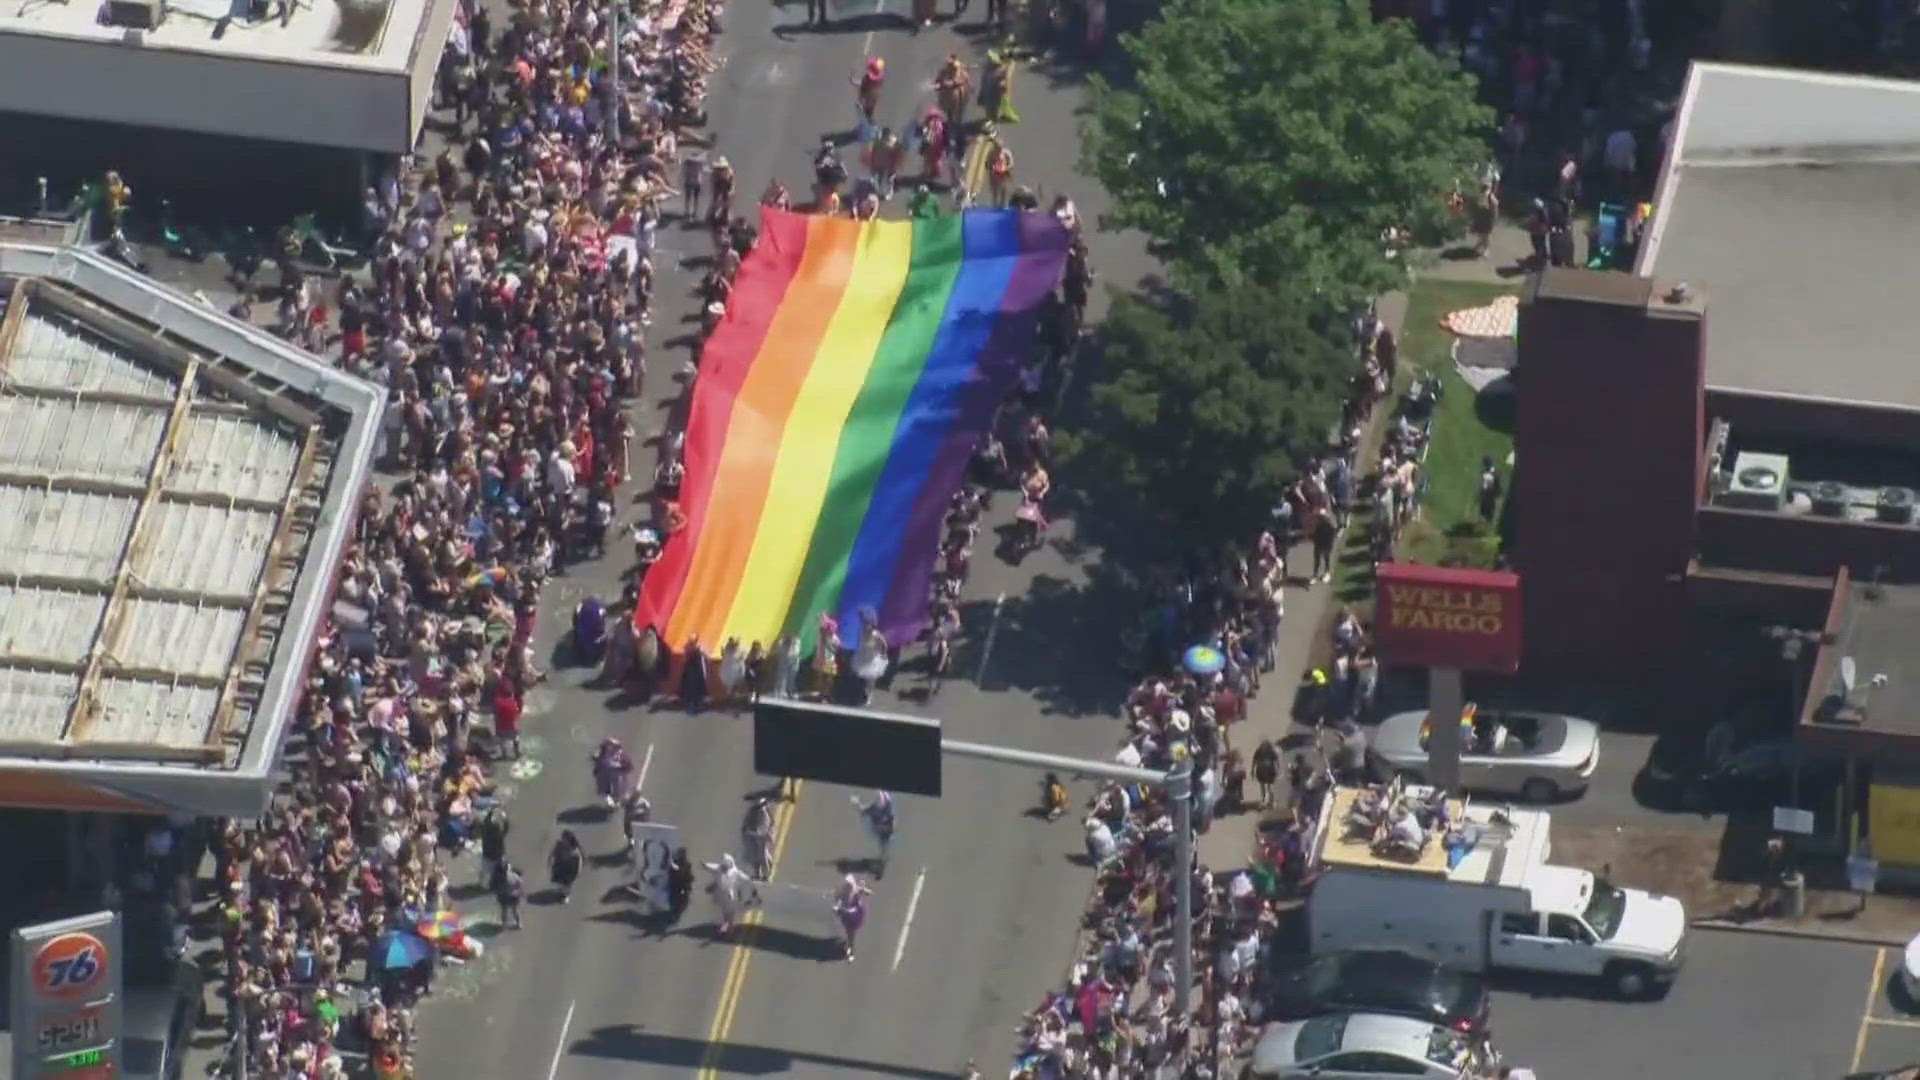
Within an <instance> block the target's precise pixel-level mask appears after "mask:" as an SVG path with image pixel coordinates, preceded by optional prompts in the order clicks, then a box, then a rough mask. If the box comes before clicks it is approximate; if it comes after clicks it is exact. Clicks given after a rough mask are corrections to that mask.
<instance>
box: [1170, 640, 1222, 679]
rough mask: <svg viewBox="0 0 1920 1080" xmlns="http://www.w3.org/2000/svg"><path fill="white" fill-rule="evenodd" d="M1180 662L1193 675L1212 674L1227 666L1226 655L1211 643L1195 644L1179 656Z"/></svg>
mask: <svg viewBox="0 0 1920 1080" xmlns="http://www.w3.org/2000/svg"><path fill="white" fill-rule="evenodd" d="M1180 663H1181V665H1182V666H1184V667H1185V668H1186V669H1187V670H1188V671H1191V672H1193V673H1194V674H1195V675H1212V674H1214V673H1215V672H1217V671H1219V670H1220V669H1221V668H1223V667H1226V666H1227V657H1226V654H1224V653H1222V652H1221V651H1220V650H1219V649H1216V648H1214V647H1213V646H1211V645H1195V646H1193V647H1192V648H1190V649H1188V650H1187V651H1186V653H1185V655H1183V656H1181V657H1180Z"/></svg>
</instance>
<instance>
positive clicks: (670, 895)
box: [667, 847, 693, 923]
mask: <svg viewBox="0 0 1920 1080" xmlns="http://www.w3.org/2000/svg"><path fill="white" fill-rule="evenodd" d="M692 900H693V859H692V858H691V857H689V856H688V855H687V849H686V848H684V847H680V848H675V849H674V850H673V861H672V862H670V863H668V864H667V917H668V918H669V919H670V920H671V921H673V922H676V923H677V922H679V921H680V919H681V917H682V916H684V915H685V914H686V913H687V904H688V903H690V902H691V901H692Z"/></svg>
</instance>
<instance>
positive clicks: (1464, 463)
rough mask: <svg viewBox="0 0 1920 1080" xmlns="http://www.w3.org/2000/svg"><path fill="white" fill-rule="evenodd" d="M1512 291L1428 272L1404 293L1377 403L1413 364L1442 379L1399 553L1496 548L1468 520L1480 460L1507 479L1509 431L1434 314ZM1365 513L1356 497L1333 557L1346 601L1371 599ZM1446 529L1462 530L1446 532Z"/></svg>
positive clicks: (1437, 556)
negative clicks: (1395, 356) (1480, 397)
mask: <svg viewBox="0 0 1920 1080" xmlns="http://www.w3.org/2000/svg"><path fill="white" fill-rule="evenodd" d="M1517 291H1518V289H1517V287H1513V286H1505V285H1495V284H1489V283H1483V282H1472V281H1439V280H1434V279H1431V278H1429V279H1426V280H1422V281H1417V282H1415V284H1414V286H1413V291H1412V292H1411V293H1410V294H1409V295H1408V297H1407V316H1406V321H1405V322H1404V323H1403V324H1402V326H1401V332H1400V373H1399V376H1398V377H1397V378H1396V379H1395V380H1394V387H1393V394H1392V396H1391V398H1390V400H1389V401H1388V402H1383V403H1382V408H1389V409H1390V408H1393V407H1395V406H1397V403H1398V402H1399V399H1400V395H1401V394H1402V393H1404V392H1405V391H1406V388H1407V385H1408V384H1409V383H1410V382H1412V380H1413V375H1414V373H1415V372H1417V371H1422V370H1428V371H1437V372H1440V373H1441V374H1442V377H1443V378H1444V379H1445V380H1446V393H1445V395H1444V397H1443V398H1442V399H1441V402H1440V410H1439V415H1438V417H1437V418H1436V419H1435V421H1434V431H1433V442H1432V444H1431V445H1430V446H1429V447H1428V449H1427V461H1426V478H1427V493H1426V498H1425V501H1424V502H1423V504H1422V508H1421V514H1420V520H1419V521H1416V522H1413V523H1411V524H1409V525H1407V526H1406V528H1405V529H1404V530H1403V531H1402V532H1401V534H1400V546H1399V554H1400V556H1401V557H1402V558H1405V559H1412V560H1417V561H1420V562H1434V563H1438V562H1446V563H1452V564H1455V565H1464V566H1491V565H1492V564H1493V559H1494V556H1495V555H1496V554H1497V553H1498V544H1497V542H1496V541H1495V539H1494V537H1493V530H1492V529H1491V528H1480V527H1476V526H1477V525H1478V523H1479V521H1480V510H1479V507H1478V506H1477V505H1476V503H1477V502H1478V501H1479V499H1478V493H1479V485H1480V459H1481V458H1482V457H1491V458H1493V460H1494V461H1495V462H1497V463H1499V464H1500V466H1501V477H1502V480H1503V482H1506V483H1508V484H1509V486H1511V478H1510V476H1509V475H1508V470H1507V469H1506V460H1507V454H1508V453H1509V452H1511V450H1512V449H1513V434H1512V432H1511V431H1509V430H1506V429H1503V428H1495V427H1491V426H1489V425H1488V424H1487V423H1486V421H1485V420H1484V419H1483V418H1482V416H1481V414H1480V413H1479V412H1478V410H1476V408H1475V404H1476V402H1475V394H1474V392H1473V387H1471V386H1469V385H1467V383H1466V382H1465V381H1464V380H1462V379H1461V378H1460V376H1459V374H1458V373H1457V372H1455V371H1454V368H1453V353H1452V346H1453V335H1451V334H1449V333H1447V332H1446V331H1445V330H1443V329H1441V328H1440V319H1441V317H1442V316H1444V315H1446V314H1448V313H1449V312H1453V311H1458V310H1460V309H1461V308H1470V307H1480V306H1481V305H1484V304H1486V303H1489V302H1490V301H1492V300H1493V298H1494V297H1496V296H1502V295H1506V294H1510V293H1513V292H1517ZM1391 415H1392V414H1391V413H1388V414H1387V416H1383V417H1380V419H1381V420H1382V421H1384V420H1385V419H1387V417H1389V416H1391ZM1374 453H1375V452H1374V451H1372V450H1370V451H1369V453H1368V455H1367V461H1366V464H1365V467H1366V469H1368V470H1370V469H1371V468H1372V467H1373V459H1374ZM1371 517H1372V507H1371V504H1370V503H1365V502H1363V503H1362V504H1361V505H1360V506H1359V507H1356V508H1355V509H1354V511H1353V513H1352V515H1351V516H1350V518H1349V520H1348V525H1347V531H1346V534H1345V535H1344V536H1343V537H1342V540H1341V546H1340V551H1339V552H1338V554H1337V555H1336V557H1335V563H1334V578H1333V594H1334V596H1335V597H1336V598H1337V599H1338V601H1339V602H1340V603H1343V604H1346V605H1349V606H1357V607H1364V606H1366V605H1369V604H1371V602H1372V600H1373V560H1372V558H1371V555H1370V553H1369V552H1368V550H1367V536H1368V532H1369V528H1370V519H1371ZM1463 525H1464V526H1465V528H1464V529H1462V528H1461V527H1462V526H1463ZM1449 530H1455V531H1461V532H1463V533H1465V534H1464V535H1460V536H1451V535H1449ZM1467 530H1471V531H1470V532H1468V531H1467Z"/></svg>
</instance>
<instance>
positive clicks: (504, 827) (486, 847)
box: [480, 806, 513, 888]
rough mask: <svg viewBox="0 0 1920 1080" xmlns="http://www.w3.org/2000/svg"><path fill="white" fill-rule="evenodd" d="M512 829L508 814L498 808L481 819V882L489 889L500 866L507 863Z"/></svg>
mask: <svg viewBox="0 0 1920 1080" xmlns="http://www.w3.org/2000/svg"><path fill="white" fill-rule="evenodd" d="M511 828H513V824H512V823H511V822H509V821H508V820H507V812H506V811H505V810H502V809H500V808H499V807H497V806H496V807H494V808H493V809H491V810H489V811H487V816H486V817H483V818H481V819H480V882H481V884H483V885H485V886H486V887H488V888H492V887H493V882H494V877H495V875H496V874H498V873H499V872H500V864H501V863H503V862H505V861H506V858H507V832H508V830H510V829H511Z"/></svg>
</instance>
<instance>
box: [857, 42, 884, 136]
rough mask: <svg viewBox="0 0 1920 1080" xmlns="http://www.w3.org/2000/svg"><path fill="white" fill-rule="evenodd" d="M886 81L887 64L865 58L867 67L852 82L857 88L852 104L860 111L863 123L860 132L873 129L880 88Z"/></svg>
mask: <svg viewBox="0 0 1920 1080" xmlns="http://www.w3.org/2000/svg"><path fill="white" fill-rule="evenodd" d="M886 81H887V62H886V61H885V60H883V59H881V58H880V57H878V56H869V57H867V66H866V67H865V68H864V69H863V70H862V71H861V72H860V77H859V78H858V79H856V80H853V84H854V86H855V87H857V88H858V92H857V93H856V95H855V97H854V104H855V105H856V106H857V107H858V109H859V110H860V119H861V120H862V121H863V122H864V126H863V127H862V132H863V133H864V132H865V131H866V130H868V129H870V128H872V127H873V116H874V113H876V112H878V111H879V110H880V87H881V86H882V85H883V84H885V82H886Z"/></svg>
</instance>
